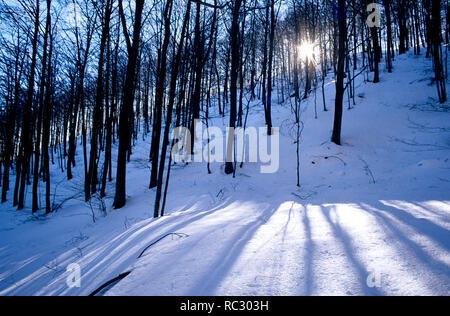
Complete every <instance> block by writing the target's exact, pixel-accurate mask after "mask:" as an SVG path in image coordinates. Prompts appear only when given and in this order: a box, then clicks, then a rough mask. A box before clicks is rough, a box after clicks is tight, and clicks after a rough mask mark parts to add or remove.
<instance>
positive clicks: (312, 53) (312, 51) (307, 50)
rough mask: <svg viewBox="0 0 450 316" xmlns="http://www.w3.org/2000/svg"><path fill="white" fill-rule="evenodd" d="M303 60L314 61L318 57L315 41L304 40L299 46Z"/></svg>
mask: <svg viewBox="0 0 450 316" xmlns="http://www.w3.org/2000/svg"><path fill="white" fill-rule="evenodd" d="M298 51H299V57H300V60H301V61H304V62H306V61H314V60H315V58H316V45H314V43H309V42H304V43H302V44H301V45H300V46H299V47H298Z"/></svg>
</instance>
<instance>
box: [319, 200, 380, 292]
mask: <svg viewBox="0 0 450 316" xmlns="http://www.w3.org/2000/svg"><path fill="white" fill-rule="evenodd" d="M321 210H322V213H323V214H324V215H325V217H326V219H327V221H328V223H329V224H330V226H331V228H332V229H333V233H334V235H335V237H336V238H339V239H341V240H342V244H343V246H344V250H345V253H346V255H347V258H348V259H349V260H350V262H351V263H352V264H353V265H354V266H355V268H356V270H357V271H358V274H359V277H358V280H359V282H360V284H361V286H362V288H363V291H364V295H365V296H382V295H383V293H382V292H380V290H379V289H377V288H370V287H369V286H368V285H367V278H368V277H369V275H370V272H369V271H368V270H367V269H366V267H365V266H364V264H363V263H362V262H361V261H360V260H359V259H358V258H357V257H356V249H355V247H354V246H353V240H352V237H351V236H350V235H349V234H348V233H347V232H346V231H345V230H343V229H342V227H341V225H339V224H338V223H334V222H333V220H332V219H331V215H330V212H331V210H330V209H329V208H325V209H324V208H323V207H321Z"/></svg>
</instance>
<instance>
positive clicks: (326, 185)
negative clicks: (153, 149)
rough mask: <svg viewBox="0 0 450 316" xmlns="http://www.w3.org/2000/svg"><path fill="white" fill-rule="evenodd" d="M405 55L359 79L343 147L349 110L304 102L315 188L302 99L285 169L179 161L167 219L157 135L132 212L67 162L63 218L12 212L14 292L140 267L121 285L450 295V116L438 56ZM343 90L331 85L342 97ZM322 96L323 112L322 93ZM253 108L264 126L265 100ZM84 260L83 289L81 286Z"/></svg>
mask: <svg viewBox="0 0 450 316" xmlns="http://www.w3.org/2000/svg"><path fill="white" fill-rule="evenodd" d="M395 65H396V68H395V70H394V73H393V74H388V73H385V72H384V73H382V75H381V78H382V82H381V83H380V84H378V85H374V84H372V83H368V84H364V83H361V85H360V86H359V87H358V89H357V93H358V98H357V105H356V107H355V108H354V109H352V110H349V111H348V110H347V111H345V114H344V125H343V142H344V146H342V147H338V146H335V145H333V144H331V143H330V142H329V139H330V135H331V128H332V123H333V114H334V113H333V111H330V112H327V113H325V112H321V111H320V112H319V119H317V120H316V119H315V118H314V106H313V97H312V98H311V100H309V101H307V102H305V103H303V107H305V112H304V117H303V120H304V122H305V129H304V132H303V137H302V144H301V155H302V159H301V174H302V175H301V176H302V188H301V189H298V188H297V187H296V186H295V184H296V145H295V140H294V137H293V136H292V135H293V122H292V115H291V114H290V108H289V104H286V105H282V106H281V105H276V106H274V109H273V112H274V113H273V121H274V125H276V126H280V128H281V139H280V159H281V160H280V170H279V172H278V173H275V174H261V173H260V172H259V171H260V168H259V167H260V166H259V165H258V164H246V165H245V166H244V168H243V169H239V170H238V172H237V175H236V179H232V178H231V177H229V176H225V175H224V173H223V166H220V165H218V164H214V165H213V166H212V171H213V174H212V175H208V174H207V170H206V165H205V164H195V163H194V164H190V165H188V166H185V165H183V166H181V165H177V166H175V167H174V169H173V173H172V177H171V184H170V188H169V197H168V205H167V212H168V214H167V216H165V217H163V218H160V219H156V220H155V219H152V218H151V215H152V214H153V203H154V194H155V193H154V191H151V190H148V181H149V176H150V172H149V169H148V165H149V164H148V161H147V157H148V153H149V149H150V144H149V142H148V141H142V140H140V141H139V142H138V144H137V146H136V148H135V149H134V150H135V152H134V155H133V157H132V161H131V163H130V164H129V167H128V188H127V191H128V194H129V196H128V203H127V206H126V207H125V208H123V209H121V210H118V211H115V210H112V207H111V205H112V195H113V192H114V184H111V185H110V187H109V188H108V192H109V198H107V199H106V200H105V206H106V212H107V215H106V216H105V214H103V213H102V212H101V211H100V209H101V208H102V203H101V202H100V201H99V200H98V199H96V198H94V199H93V201H92V203H91V204H86V203H84V202H82V199H83V195H82V190H83V184H82V177H81V175H82V173H83V165H82V163H81V161H80V163H79V164H78V167H77V168H76V170H77V172H79V175H78V177H76V178H75V179H74V180H73V182H72V183H67V182H66V181H63V178H64V177H63V174H61V170H59V169H58V168H55V170H54V178H53V179H57V180H53V184H58V183H59V185H58V187H57V188H56V190H55V192H56V196H55V202H57V201H63V200H65V199H66V198H67V197H73V198H72V199H68V201H67V202H66V203H65V204H63V205H62V207H61V208H60V209H59V210H58V212H57V213H55V214H52V215H50V216H48V217H33V216H31V215H30V213H31V212H30V209H26V210H24V211H22V212H18V211H17V210H15V209H13V208H12V205H11V202H8V203H6V204H5V205H2V206H1V207H0V218H1V221H0V295H88V294H90V293H91V292H92V291H94V290H95V289H97V288H98V287H99V286H100V285H102V284H103V283H105V282H106V281H108V280H110V279H112V278H114V277H116V276H118V275H119V274H121V273H124V272H131V274H129V275H128V276H127V277H126V278H125V279H123V280H122V281H121V282H120V283H118V284H116V285H115V286H113V287H112V288H110V289H109V291H106V294H107V295H449V294H450V112H449V111H443V110H442V109H441V110H439V109H440V107H439V105H437V103H436V100H435V99H434V97H435V96H436V91H435V87H434V86H432V85H431V84H430V82H431V80H430V78H431V77H432V76H433V75H432V72H431V60H427V59H425V58H424V57H422V56H421V57H415V56H412V55H408V56H401V57H398V58H397V60H396V63H395ZM361 79H362V78H361ZM449 90H450V89H449ZM333 93H334V85H333V83H332V82H330V83H329V84H328V86H327V102H328V106H329V107H331V105H332V104H333V103H334V96H333ZM318 100H319V101H318V108H319V110H320V109H321V108H322V104H321V101H320V100H321V96H320V91H318ZM250 118H251V121H250V122H249V125H253V126H257V127H259V126H262V125H263V119H264V117H263V111H262V109H261V106H260V105H258V104H257V103H255V104H253V105H252V110H251V113H250ZM214 124H220V125H221V126H222V125H223V126H225V125H226V119H224V120H222V119H216V120H214ZM80 150H81V146H80ZM114 156H116V154H114ZM79 158H80V159H81V158H82V153H81V152H80V153H79ZM58 179H60V180H58ZM42 190H44V188H42ZM29 191H31V190H29ZM30 193H31V192H28V196H29V198H28V199H27V205H28V206H31V195H30ZM94 219H95V222H94ZM164 236H167V237H166V238H163V239H162V240H160V241H159V242H157V243H155V244H154V245H153V246H151V247H150V248H148V249H147V250H146V251H145V252H144V253H143V255H142V256H140V255H141V253H142V252H143V250H144V249H145V248H146V247H147V246H148V245H150V244H152V243H154V242H155V241H157V240H159V239H161V237H164ZM139 256H140V258H138V257H139ZM72 263H76V264H79V265H80V266H81V276H82V279H81V287H80V288H69V287H68V286H67V284H66V278H67V277H68V275H69V273H68V272H67V271H66V268H67V267H68V266H69V265H70V264H72Z"/></svg>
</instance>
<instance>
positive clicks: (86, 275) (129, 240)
mask: <svg viewBox="0 0 450 316" xmlns="http://www.w3.org/2000/svg"><path fill="white" fill-rule="evenodd" d="M230 203H232V201H230V199H228V200H225V201H223V202H222V203H220V204H218V205H217V206H215V207H214V208H212V209H210V210H208V211H205V212H201V213H198V214H196V215H194V216H192V217H189V216H191V215H192V213H191V212H187V213H185V214H183V213H182V214H180V216H182V217H187V219H185V220H183V218H182V219H181V222H179V223H177V222H178V221H180V216H173V217H171V216H168V217H165V218H163V219H162V220H163V221H164V225H163V226H159V225H158V221H161V219H158V220H151V221H142V222H141V223H138V224H135V225H134V226H133V227H132V228H130V229H128V230H127V231H126V232H123V233H121V234H119V235H118V236H116V237H115V238H114V239H113V240H110V239H108V238H107V237H106V236H105V237H104V238H101V239H97V240H95V241H94V242H92V241H90V240H87V241H86V243H87V244H88V246H87V247H88V248H89V249H85V250H84V251H83V252H84V254H83V255H82V256H81V257H77V253H76V251H75V250H76V249H67V248H63V251H61V252H60V253H58V254H55V253H52V254H51V259H50V256H48V257H47V256H45V255H44V256H43V258H47V259H46V260H53V259H61V261H59V262H56V261H55V263H57V265H58V267H55V270H53V269H52V268H46V265H47V264H48V263H49V262H48V261H44V260H41V261H40V262H35V264H34V267H33V268H32V270H30V272H26V273H25V274H26V275H24V273H21V274H22V275H21V276H20V279H21V280H20V281H18V282H23V283H19V284H17V286H15V287H11V285H9V286H6V287H5V288H4V289H3V291H5V293H4V294H6V295H7V294H14V293H34V292H35V291H36V290H40V289H39V288H38V287H37V286H36V285H37V284H40V283H42V284H44V283H46V284H54V283H55V282H57V281H60V282H61V285H60V286H57V288H53V289H52V290H51V291H52V294H65V295H69V294H73V295H75V294H83V293H89V291H92V289H93V288H95V287H96V286H97V285H98V284H97V283H98V282H100V281H101V280H99V279H98V278H99V275H101V276H102V277H103V276H104V278H105V280H106V279H108V278H111V277H114V276H116V275H117V274H119V273H122V272H124V271H122V269H125V268H126V267H127V266H129V265H131V264H132V263H133V262H135V261H136V260H137V255H138V254H139V253H140V251H141V250H142V249H141V248H143V247H145V245H143V246H142V247H135V249H133V250H130V248H131V247H126V246H127V245H130V246H133V245H136V244H141V243H143V242H145V241H146V239H148V242H151V241H152V239H149V238H148V236H149V235H151V234H152V235H154V234H157V233H158V232H159V231H161V234H165V233H168V232H173V231H178V230H180V229H182V228H184V227H186V226H187V225H189V224H191V223H192V222H195V221H198V220H200V219H202V218H203V217H206V216H208V215H211V214H213V213H214V212H217V211H218V210H220V209H222V208H224V207H226V205H228V204H230ZM174 222H175V224H173V225H171V224H172V223H174ZM146 227H148V228H146ZM163 229H164V231H163ZM161 234H159V235H161ZM159 235H158V236H159ZM158 236H155V238H158ZM118 249H120V250H118ZM113 252H116V253H117V252H118V253H117V255H114V256H113V255H111V254H112V253H113ZM74 262H80V263H81V264H82V269H83V270H82V271H83V281H84V282H83V284H88V285H87V286H83V288H82V289H81V290H82V293H78V292H79V291H80V290H79V289H72V290H69V291H68V293H67V292H65V291H67V287H66V286H65V282H64V281H63V280H62V279H63V277H64V273H65V267H66V266H67V265H68V264H69V263H74ZM112 266H116V267H115V268H112V269H111V270H109V271H108V273H104V270H105V268H106V267H107V268H111V267H112ZM83 267H84V268H83ZM19 270H21V269H19ZM19 270H18V271H15V272H14V273H13V274H12V275H10V276H9V277H8V278H11V280H12V282H11V283H13V284H14V283H16V279H15V275H17V274H18V273H19V272H20V271H19ZM30 276H31V278H30ZM27 278H29V279H28V280H26V279H27ZM24 280H26V281H24ZM102 280H103V279H102ZM3 281H5V280H3ZM103 281H104V280H103ZM8 289H9V290H8ZM44 294H45V293H44Z"/></svg>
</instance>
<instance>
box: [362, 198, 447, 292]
mask: <svg viewBox="0 0 450 316" xmlns="http://www.w3.org/2000/svg"><path fill="white" fill-rule="evenodd" d="M382 207H383V208H386V206H385V205H382ZM361 209H362V210H365V211H367V212H369V213H370V214H372V215H373V216H375V218H377V220H378V221H379V222H380V224H381V225H383V226H384V227H386V228H387V229H389V230H390V231H391V232H392V233H393V234H394V235H395V236H396V237H397V239H398V240H400V241H401V242H403V244H404V245H405V246H407V248H409V249H410V250H411V251H412V252H413V253H414V254H415V256H416V258H417V259H418V260H420V261H421V262H422V263H423V264H424V265H425V266H429V267H430V268H431V269H432V270H438V271H440V272H442V274H443V275H444V276H446V277H447V278H448V277H449V276H450V267H449V266H448V265H446V264H443V263H442V262H439V261H437V260H436V259H434V258H433V257H431V256H430V255H429V254H427V253H426V252H425V251H424V250H423V249H422V247H421V246H420V245H419V244H417V243H416V242H414V241H412V240H411V239H409V238H408V237H407V236H406V235H405V233H404V232H402V231H401V230H400V229H399V228H397V227H396V226H395V225H394V224H393V223H392V220H391V219H390V218H388V217H387V216H386V215H384V214H382V211H380V210H379V209H376V208H374V207H372V206H370V205H368V204H361ZM449 283H450V281H449Z"/></svg>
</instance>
